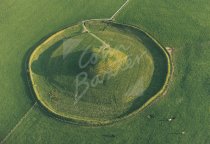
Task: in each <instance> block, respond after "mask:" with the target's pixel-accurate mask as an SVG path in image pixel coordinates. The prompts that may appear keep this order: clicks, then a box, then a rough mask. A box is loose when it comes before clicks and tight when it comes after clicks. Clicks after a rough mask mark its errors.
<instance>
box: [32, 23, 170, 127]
mask: <svg viewBox="0 0 210 144" xmlns="http://www.w3.org/2000/svg"><path fill="white" fill-rule="evenodd" d="M169 75H170V59H169V55H168V53H167V52H166V51H165V49H163V48H162V47H161V46H160V45H159V44H158V43H157V42H156V41H155V40H154V39H153V38H152V37H150V36H149V35H148V34H147V33H145V32H143V31H141V30H139V29H137V28H135V27H132V26H127V25H122V24H117V23H114V22H110V21H96V20H94V21H86V22H84V23H82V24H78V25H75V26H71V27H68V28H66V29H64V30H62V31H59V32H57V33H55V34H54V35H52V36H51V37H49V38H48V39H47V40H46V41H44V42H43V43H42V44H40V45H39V46H38V47H37V48H36V49H35V50H34V51H33V53H32V54H31V56H30V60H29V76H30V79H31V82H32V87H33V89H34V91H35V94H36V98H37V100H38V101H39V103H40V104H41V105H42V106H43V107H44V108H45V109H47V111H49V112H51V113H52V114H54V115H55V116H57V117H59V118H62V119H64V120H69V121H70V122H76V123H79V124H90V125H102V124H108V123H111V122H115V121H117V120H119V119H122V118H125V117H127V116H129V115H131V114H132V113H135V112H138V111H139V110H141V109H142V108H144V107H145V106H146V105H148V104H149V103H150V102H151V101H152V100H153V99H154V98H156V97H157V96H159V95H161V94H162V93H163V92H164V90H165V89H166V84H167V83H168V81H169Z"/></svg>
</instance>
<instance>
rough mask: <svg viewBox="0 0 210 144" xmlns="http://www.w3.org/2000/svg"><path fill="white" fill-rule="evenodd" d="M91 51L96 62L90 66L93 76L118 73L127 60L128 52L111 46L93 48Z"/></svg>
mask: <svg viewBox="0 0 210 144" xmlns="http://www.w3.org/2000/svg"><path fill="white" fill-rule="evenodd" d="M90 52H91V53H92V55H93V56H94V57H95V62H94V63H92V64H91V65H90V66H89V68H88V69H89V70H88V71H89V74H90V75H91V76H95V75H98V76H103V75H106V74H117V73H118V71H119V70H120V69H121V68H122V67H123V65H124V64H125V63H126V62H127V56H126V54H124V53H123V52H121V51H119V50H115V49H113V48H111V47H108V48H93V49H91V50H90Z"/></svg>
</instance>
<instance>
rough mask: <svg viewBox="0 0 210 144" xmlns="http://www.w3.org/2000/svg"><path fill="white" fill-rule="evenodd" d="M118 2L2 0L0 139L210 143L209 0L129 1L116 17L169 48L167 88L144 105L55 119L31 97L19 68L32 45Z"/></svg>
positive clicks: (108, 11)
mask: <svg viewBox="0 0 210 144" xmlns="http://www.w3.org/2000/svg"><path fill="white" fill-rule="evenodd" d="M124 3H125V0H115V1H112V0H106V1H100V0H89V1H85V0H81V1H80V2H79V1H76V0H61V1H56V0H51V1H49V0H43V1H35V0H31V1H26V0H17V1H14V0H1V2H0V44H1V45H0V59H1V60H0V66H1V68H0V74H1V75H0V91H1V94H0V109H1V110H0V144H2V143H8V144H12V143H14V144H24V143H25V144H27V143H32V144H33V143H37V144H43V143H51V144H57V143H59V144H66V143H73V144H103V143H104V144H106V143H113V144H121V143H126V144H139V143H140V144H164V143H169V144H176V143H180V144H208V143H210V122H209V120H210V117H209V116H210V107H209V94H210V91H209V89H210V88H209V84H210V72H209V71H210V62H209V60H210V49H209V47H210V23H209V21H210V14H209V12H210V7H209V5H210V1H208V0H200V1H187V0H185V1H178V0H174V1H169V0H156V1H151V0H130V1H129V2H128V3H127V5H125V7H124V8H123V9H121V11H119V13H118V14H117V15H116V16H115V21H116V22H118V23H122V24H129V25H134V26H137V27H139V28H140V29H143V30H145V31H146V32H148V33H149V34H150V35H152V36H153V37H154V38H155V39H156V40H158V41H159V42H160V43H161V44H162V45H163V46H164V47H172V48H174V52H173V64H174V73H173V77H172V81H171V82H170V85H169V89H168V91H167V93H166V95H165V96H162V97H161V98H160V99H158V100H157V101H156V102H155V103H153V104H152V105H151V106H149V107H147V108H146V109H144V111H142V112H140V113H138V114H136V115H135V116H133V117H130V118H128V119H125V120H123V121H120V122H117V123H115V124H113V125H108V126H102V127H84V126H78V125H74V124H69V123H66V122H62V121H60V120H58V119H55V118H54V117H53V116H51V115H50V114H47V113H46V111H45V110H44V109H43V108H40V105H38V104H37V103H36V100H35V99H34V96H33V95H32V94H31V92H30V87H29V86H28V83H27V79H26V78H27V77H26V75H27V73H26V71H25V67H26V60H27V59H28V55H29V54H30V53H31V51H32V50H33V49H34V48H35V47H37V46H38V45H39V44H40V43H41V42H43V41H44V40H45V39H46V38H47V37H49V36H50V35H51V34H53V33H55V32H57V31H59V30H61V29H63V28H65V27H67V26H71V25H75V24H76V23H78V22H81V21H83V20H88V19H101V18H110V17H112V16H113V14H114V13H115V12H116V11H117V10H118V9H119V8H120V7H121V6H122V5H123V4H124ZM104 38H106V37H104ZM149 115H152V118H150V117H148V116H149ZM171 117H175V119H174V120H173V121H172V122H169V121H168V119H169V118H171Z"/></svg>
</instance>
